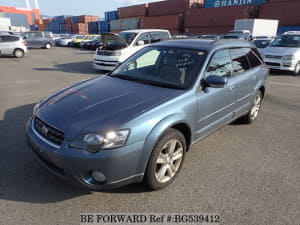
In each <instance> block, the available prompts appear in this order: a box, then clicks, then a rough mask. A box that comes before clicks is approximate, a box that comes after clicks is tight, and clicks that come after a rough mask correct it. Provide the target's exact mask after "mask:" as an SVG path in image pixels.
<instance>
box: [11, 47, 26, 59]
mask: <svg viewBox="0 0 300 225" xmlns="http://www.w3.org/2000/svg"><path fill="white" fill-rule="evenodd" d="M24 54H25V53H24V51H23V50H22V49H16V50H15V51H14V56H15V57H16V58H22V57H23V56H24Z"/></svg>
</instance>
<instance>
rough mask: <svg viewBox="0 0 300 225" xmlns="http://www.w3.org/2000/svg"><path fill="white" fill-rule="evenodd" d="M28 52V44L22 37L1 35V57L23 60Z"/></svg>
mask: <svg viewBox="0 0 300 225" xmlns="http://www.w3.org/2000/svg"><path fill="white" fill-rule="evenodd" d="M27 52H28V49H27V42H26V41H24V40H23V38H22V37H21V36H17V35H10V34H0V55H1V56H2V55H13V56H15V57H16V58H22V57H23V56H24V55H25V54H26V53H27Z"/></svg>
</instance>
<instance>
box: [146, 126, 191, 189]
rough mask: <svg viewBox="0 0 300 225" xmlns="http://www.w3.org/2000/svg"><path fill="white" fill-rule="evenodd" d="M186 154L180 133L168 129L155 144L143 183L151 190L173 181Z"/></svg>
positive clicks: (183, 139)
mask: <svg viewBox="0 0 300 225" xmlns="http://www.w3.org/2000/svg"><path fill="white" fill-rule="evenodd" d="M185 153H186V140H185V138H184V136H183V135H182V133H180V132H179V131H177V130H175V129H168V130H167V132H166V133H165V135H164V136H163V137H162V138H161V139H160V140H159V141H158V143H157V144H156V146H155V148H154V150H153V152H152V154H151V157H150V160H149V163H148V167H147V172H146V174H145V178H144V181H145V183H146V184H147V186H149V187H150V188H151V189H153V190H157V189H161V188H164V187H166V186H167V185H169V184H170V183H171V182H173V181H174V180H175V178H176V177H177V175H178V173H179V171H180V170H181V167H182V164H183V161H184V157H185Z"/></svg>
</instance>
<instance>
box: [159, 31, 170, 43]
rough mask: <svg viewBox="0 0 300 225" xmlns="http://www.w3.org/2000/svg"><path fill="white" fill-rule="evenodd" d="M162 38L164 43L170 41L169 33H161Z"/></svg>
mask: <svg viewBox="0 0 300 225" xmlns="http://www.w3.org/2000/svg"><path fill="white" fill-rule="evenodd" d="M160 37H161V40H162V41H163V40H168V39H170V36H169V33H168V32H160Z"/></svg>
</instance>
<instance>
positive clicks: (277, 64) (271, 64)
mask: <svg viewBox="0 0 300 225" xmlns="http://www.w3.org/2000/svg"><path fill="white" fill-rule="evenodd" d="M266 64H267V65H269V66H280V64H279V63H272V62H266Z"/></svg>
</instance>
